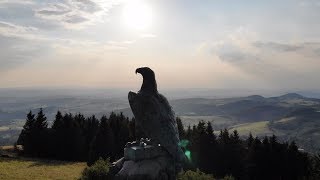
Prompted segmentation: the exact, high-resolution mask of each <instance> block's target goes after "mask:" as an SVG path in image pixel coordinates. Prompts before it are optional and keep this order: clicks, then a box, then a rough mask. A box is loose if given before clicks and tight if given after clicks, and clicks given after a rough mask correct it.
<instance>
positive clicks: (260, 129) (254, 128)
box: [230, 121, 273, 136]
mask: <svg viewBox="0 0 320 180" xmlns="http://www.w3.org/2000/svg"><path fill="white" fill-rule="evenodd" d="M268 124H269V121H260V122H254V123H245V124H240V125H236V126H233V128H232V129H230V131H231V132H232V131H233V130H235V129H236V130H237V131H238V133H239V134H240V135H248V134H249V133H250V132H251V133H252V135H253V136H264V135H268V136H269V135H272V134H273V132H272V131H271V129H270V128H269V126H268Z"/></svg>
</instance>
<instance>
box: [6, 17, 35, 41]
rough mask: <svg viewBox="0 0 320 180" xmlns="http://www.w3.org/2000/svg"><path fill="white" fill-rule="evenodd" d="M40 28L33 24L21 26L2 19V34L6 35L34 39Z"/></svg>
mask: <svg viewBox="0 0 320 180" xmlns="http://www.w3.org/2000/svg"><path fill="white" fill-rule="evenodd" d="M37 31H38V29H37V28H36V27H32V26H21V25H17V24H13V23H10V22H5V21H0V35H2V36H6V37H17V38H24V39H33V38H35V37H36V36H35V35H34V34H36V32H37Z"/></svg>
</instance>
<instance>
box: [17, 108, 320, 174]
mask: <svg viewBox="0 0 320 180" xmlns="http://www.w3.org/2000/svg"><path fill="white" fill-rule="evenodd" d="M176 120H177V125H178V130H179V136H180V139H181V143H180V146H181V147H182V148H183V150H184V151H185V152H186V155H187V156H188V157H189V158H190V163H189V164H187V165H186V167H185V169H191V170H196V169H200V170H201V171H203V172H205V173H208V174H213V175H214V176H215V177H225V176H226V175H232V176H233V177H235V178H236V179H282V180H285V179H290V180H294V179H303V178H305V179H312V178H314V179H317V178H319V177H320V155H318V156H314V155H311V154H308V153H306V152H301V151H299V150H298V147H297V145H296V144H295V142H291V143H287V142H279V141H278V140H277V137H276V136H271V137H264V138H262V139H260V138H259V137H253V136H252V135H251V134H249V136H248V138H246V139H242V138H240V137H239V134H238V132H237V131H233V132H232V133H230V132H229V131H228V130H227V129H224V130H221V131H220V132H218V133H215V132H214V131H213V128H212V124H211V123H210V122H207V123H206V122H204V121H200V122H199V123H198V124H197V125H194V126H192V127H191V126H188V128H186V129H185V128H184V126H183V124H182V121H181V119H180V118H177V119H176ZM134 127H135V119H134V118H132V119H129V118H128V117H125V116H124V115H123V114H122V113H119V114H116V113H113V112H112V113H110V115H109V116H106V115H104V116H102V117H101V118H99V119H98V118H96V117H95V116H94V115H93V116H90V117H85V116H84V115H82V114H81V113H78V114H75V115H73V114H70V113H65V114H62V113H61V112H60V111H58V112H57V114H56V116H55V119H54V121H53V124H52V126H51V127H48V121H47V118H46V116H45V114H44V112H43V110H42V109H40V110H39V112H38V113H37V114H33V113H32V112H31V111H30V112H29V113H28V114H27V118H26V122H25V125H24V126H23V129H22V131H21V134H20V136H19V139H18V141H17V144H20V145H22V146H23V152H22V153H23V155H26V156H33V157H45V158H53V159H59V160H72V161H87V163H88V165H92V164H93V163H94V162H95V161H96V160H98V159H99V158H100V157H102V158H103V159H107V158H109V159H110V161H111V162H113V161H115V160H117V159H119V158H121V157H122V156H123V148H124V146H125V144H126V143H127V142H128V141H133V140H135V139H136V137H135V128H134ZM315 177H317V178H315Z"/></svg>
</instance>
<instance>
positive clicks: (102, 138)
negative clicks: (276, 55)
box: [17, 109, 135, 165]
mask: <svg viewBox="0 0 320 180" xmlns="http://www.w3.org/2000/svg"><path fill="white" fill-rule="evenodd" d="M134 122H135V120H134V118H133V119H131V120H129V118H128V117H125V116H124V115H123V114H122V113H120V114H116V113H113V112H112V113H111V114H110V115H109V116H106V115H103V116H102V117H101V118H100V119H98V118H96V117H95V116H94V115H93V116H90V117H85V116H84V115H83V114H81V113H78V114H76V115H73V114H71V113H65V114H62V113H61V112H60V111H58V112H57V114H56V116H55V119H54V121H53V124H52V126H51V127H48V121H47V118H46V116H45V114H44V112H43V110H42V109H40V110H39V112H38V113H37V114H36V115H35V114H33V113H32V111H30V112H29V113H28V114H27V118H26V122H25V125H24V126H23V129H22V131H21V133H20V136H19V138H18V141H17V144H18V145H22V146H23V152H22V153H23V155H25V156H33V157H46V158H53V159H59V160H69V161H70V160H71V161H87V162H88V164H89V165H91V164H92V163H93V162H94V161H96V160H97V159H98V158H99V157H102V158H110V160H111V161H114V160H117V159H118V158H120V157H122V156H123V148H124V146H125V144H126V143H127V142H128V141H133V140H134V137H135V130H134Z"/></svg>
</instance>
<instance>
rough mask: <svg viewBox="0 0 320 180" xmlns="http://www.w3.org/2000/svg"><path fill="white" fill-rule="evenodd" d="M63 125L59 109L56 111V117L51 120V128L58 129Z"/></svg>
mask: <svg viewBox="0 0 320 180" xmlns="http://www.w3.org/2000/svg"><path fill="white" fill-rule="evenodd" d="M62 126H63V116H62V114H61V112H60V111H58V112H57V114H56V118H55V120H54V121H53V124H52V129H60V128H62Z"/></svg>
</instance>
